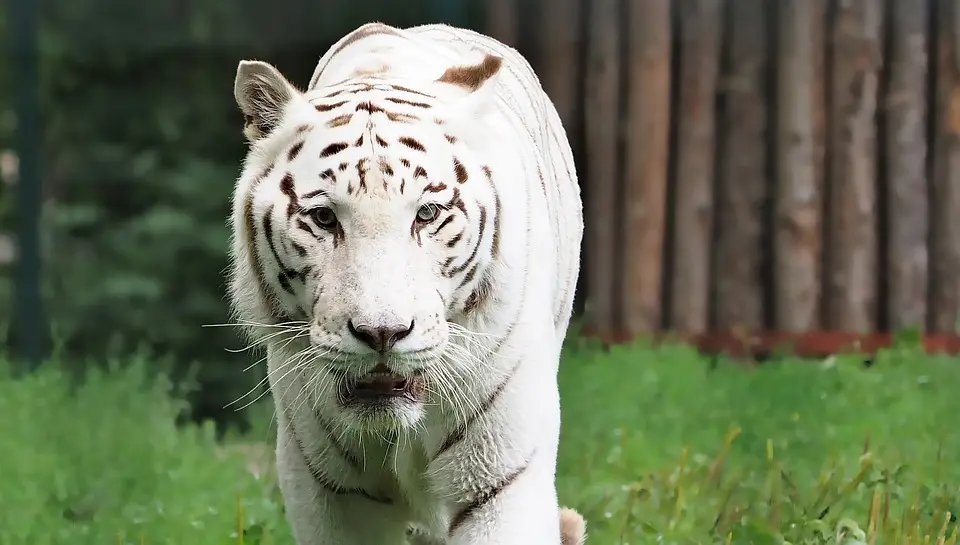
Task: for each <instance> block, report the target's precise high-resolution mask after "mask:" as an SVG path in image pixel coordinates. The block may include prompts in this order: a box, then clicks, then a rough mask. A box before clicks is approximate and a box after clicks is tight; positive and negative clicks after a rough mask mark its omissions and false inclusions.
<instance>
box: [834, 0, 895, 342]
mask: <svg viewBox="0 0 960 545" xmlns="http://www.w3.org/2000/svg"><path fill="white" fill-rule="evenodd" d="M883 2H884V0H848V1H843V2H837V3H836V4H835V6H836V12H835V17H834V19H833V20H832V21H831V29H830V39H831V42H832V43H831V47H830V50H831V59H830V70H831V78H830V79H831V85H830V89H829V90H828V92H829V95H830V100H829V102H830V115H829V117H830V126H829V136H828V139H829V140H828V142H829V148H830V155H829V162H828V164H827V180H826V183H827V195H826V197H827V210H828V217H827V225H828V235H827V240H826V241H825V245H826V248H825V250H826V260H825V261H826V263H825V270H824V278H823V279H824V291H825V294H824V303H825V305H824V306H825V307H826V311H825V316H824V318H825V324H824V325H826V326H827V327H830V328H836V329H841V330H844V331H855V332H866V331H871V330H873V329H874V328H875V327H876V326H877V299H878V293H877V289H878V286H877V279H878V274H877V266H878V260H877V244H878V241H877V229H878V225H879V224H878V220H879V217H878V215H877V214H878V207H877V169H876V161H877V146H878V144H877V125H876V120H875V116H876V113H877V93H878V88H879V87H878V85H879V77H880V70H881V65H882V54H883V51H882V42H881V33H882V26H883Z"/></svg>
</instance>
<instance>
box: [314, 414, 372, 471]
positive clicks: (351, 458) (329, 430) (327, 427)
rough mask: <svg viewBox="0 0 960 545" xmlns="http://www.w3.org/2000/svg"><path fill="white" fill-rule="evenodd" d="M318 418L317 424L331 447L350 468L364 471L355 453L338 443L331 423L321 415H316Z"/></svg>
mask: <svg viewBox="0 0 960 545" xmlns="http://www.w3.org/2000/svg"><path fill="white" fill-rule="evenodd" d="M316 417H317V424H319V426H320V429H321V430H323V434H324V435H325V436H326V438H327V442H328V443H329V444H330V447H331V448H332V449H334V450H335V451H337V456H339V457H340V458H342V459H343V460H344V461H345V462H347V463H348V464H350V467H352V468H353V469H355V470H357V471H360V470H361V469H362V464H361V463H360V459H358V458H357V457H356V456H355V455H354V454H353V453H351V452H350V451H349V450H347V447H345V446H343V444H341V443H340V442H339V441H337V439H336V437H335V436H334V430H333V426H332V425H331V424H330V423H329V422H327V420H326V419H325V418H323V417H322V416H320V415H319V414H318V415H316Z"/></svg>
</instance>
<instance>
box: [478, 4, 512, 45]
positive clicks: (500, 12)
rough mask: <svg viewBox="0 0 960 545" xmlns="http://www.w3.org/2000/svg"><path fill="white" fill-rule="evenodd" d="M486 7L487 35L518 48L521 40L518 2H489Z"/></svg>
mask: <svg viewBox="0 0 960 545" xmlns="http://www.w3.org/2000/svg"><path fill="white" fill-rule="evenodd" d="M486 7H487V30H486V33H487V34H489V35H490V36H493V37H494V38H496V39H498V40H500V41H501V42H503V43H505V44H507V45H509V46H511V47H517V44H518V43H519V40H520V6H519V2H518V0H487V1H486Z"/></svg>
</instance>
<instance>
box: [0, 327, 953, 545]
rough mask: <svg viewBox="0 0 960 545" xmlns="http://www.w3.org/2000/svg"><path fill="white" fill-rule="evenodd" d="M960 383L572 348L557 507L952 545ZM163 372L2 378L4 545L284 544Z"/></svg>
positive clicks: (647, 533) (691, 539)
mask: <svg viewBox="0 0 960 545" xmlns="http://www.w3.org/2000/svg"><path fill="white" fill-rule="evenodd" d="M958 364H960V362H958V361H956V360H955V359H952V358H946V357H930V356H925V355H922V354H920V353H918V352H916V351H914V350H912V349H909V348H897V349H894V350H889V351H887V352H885V353H882V354H881V355H880V356H879V357H878V358H877V359H876V361H875V363H874V365H873V367H872V368H870V369H864V368H863V367H862V366H861V365H859V364H858V362H856V361H854V360H853V359H850V360H849V361H847V360H846V359H845V358H837V359H831V360H827V361H823V362H800V361H794V360H791V359H789V358H787V359H783V360H778V361H777V362H776V363H773V364H768V365H765V366H763V367H762V368H760V369H758V370H748V369H746V368H744V367H738V366H736V365H734V364H731V363H728V362H720V364H719V365H716V366H712V365H708V362H707V361H705V359H704V358H702V357H700V356H699V355H698V354H696V353H694V352H693V351H691V350H689V349H686V348H682V347H661V348H644V347H642V346H638V347H622V348H615V349H613V350H611V351H610V352H604V351H601V350H599V349H597V348H596V347H593V346H589V345H588V344H586V343H581V342H578V341H574V342H572V343H570V346H569V347H568V348H567V351H566V356H565V360H564V362H563V365H562V367H561V373H560V385H561V392H562V400H563V412H564V420H563V432H562V439H561V452H560V460H559V465H558V489H559V493H560V498H561V501H562V503H563V504H565V505H570V506H573V507H575V508H577V509H578V510H579V511H581V512H582V513H583V514H584V515H585V517H586V518H587V521H588V529H589V534H590V536H589V539H588V543H591V544H597V545H602V544H624V545H625V544H627V543H655V542H656V543H663V544H687V543H700V544H721V543H737V544H740V543H743V544H757V545H762V544H767V543H770V544H787V543H790V544H795V545H801V544H803V545H827V544H831V545H832V544H837V545H859V544H861V543H871V544H894V543H898V544H903V545H915V544H916V545H919V544H921V543H956V541H955V540H956V538H955V536H956V531H957V528H956V519H955V516H954V515H952V514H951V513H956V512H958V511H960V434H957V433H956V425H955V420H956V415H957V414H960V398H958V396H956V394H955V392H956V391H958V388H960V373H957V367H956V366H957V365H958ZM154 367H156V364H155V363H150V362H147V361H145V360H134V361H131V362H124V363H123V365H119V364H117V363H112V364H110V365H107V366H105V367H104V369H103V370H92V371H89V372H88V373H87V374H86V378H85V380H84V381H82V382H80V383H77V382H76V381H75V380H73V379H72V378H71V377H70V376H68V375H67V374H65V373H64V371H63V370H62V369H63V367H62V366H59V365H56V364H53V363H51V364H48V365H47V366H45V367H44V368H42V369H41V370H40V371H38V372H37V373H35V374H31V375H29V376H26V377H23V378H17V379H14V378H12V377H11V376H10V374H9V371H8V366H6V364H2V365H0V411H2V412H3V414H5V415H6V418H5V419H4V424H3V425H2V427H0V432H2V434H3V437H4V441H3V442H2V443H0V467H2V468H3V469H4V471H3V472H0V490H3V494H0V543H30V544H31V545H32V544H39V545H46V544H54V543H57V544H59V543H70V544H71V545H86V544H89V545H102V544H107V543H122V544H131V545H132V544H139V543H144V544H174V543H176V544H178V545H194V544H196V545H200V544H203V545H207V544H223V545H228V544H239V543H244V544H246V545H266V544H276V545H291V544H292V540H291V538H290V534H289V530H288V528H287V526H286V523H285V521H284V519H283V509H282V503H281V499H280V497H279V495H278V492H277V489H276V485H275V481H274V480H273V478H272V477H271V476H269V475H268V476H267V477H261V478H259V479H258V478H255V477H254V476H253V475H251V474H250V473H249V471H248V469H249V463H250V461H251V456H250V455H249V454H245V453H244V451H238V450H234V449H233V448H230V449H227V448H226V447H225V446H224V444H223V443H221V442H218V441H217V440H216V439H215V437H214V434H213V431H212V429H211V428H210V427H209V426H196V425H186V426H183V427H177V426H176V425H175V421H176V419H177V417H178V415H180V414H181V412H182V411H183V409H184V407H185V406H184V404H183V402H182V401H181V400H182V396H181V394H182V391H183V389H182V388H181V389H173V388H172V387H171V385H170V383H169V382H167V381H165V380H162V379H157V378H153V377H154V374H155V373H154V372H153V369H152V368H154ZM250 411H252V416H253V420H254V421H256V422H258V423H259V425H258V426H257V427H256V430H255V431H254V432H251V433H252V434H249V435H246V436H241V435H231V437H230V438H229V439H228V441H229V442H230V443H231V444H233V443H237V442H245V443H253V444H261V445H262V444H265V443H269V442H270V440H269V439H268V437H269V435H268V434H269V432H270V431H271V430H269V429H268V427H269V417H270V415H271V414H272V409H271V407H270V405H269V403H262V404H258V405H256V406H255V408H252V409H250ZM269 449H270V447H269V446H267V450H268V451H269ZM254 452H259V451H254ZM258 456H259V455H258ZM266 465H268V464H266ZM240 533H242V536H243V540H242V541H241V538H240V535H239V534H240ZM924 536H927V538H926V540H925V538H924ZM944 536H945V537H944ZM938 538H939V539H938Z"/></svg>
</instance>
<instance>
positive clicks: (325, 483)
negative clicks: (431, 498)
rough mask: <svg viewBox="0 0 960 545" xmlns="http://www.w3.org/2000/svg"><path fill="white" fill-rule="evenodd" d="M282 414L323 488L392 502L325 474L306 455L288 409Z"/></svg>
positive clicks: (303, 457)
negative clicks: (347, 485)
mask: <svg viewBox="0 0 960 545" xmlns="http://www.w3.org/2000/svg"><path fill="white" fill-rule="evenodd" d="M284 414H285V416H286V420H287V430H288V431H289V432H290V436H291V437H292V438H293V441H294V442H295V443H296V445H297V452H299V453H300V457H301V458H302V459H303V463H304V464H305V465H306V466H307V469H308V470H310V475H311V476H312V477H313V480H314V481H315V482H316V483H317V484H318V485H319V486H320V487H322V488H323V489H324V490H326V491H327V492H330V493H331V494H337V495H347V494H353V495H358V496H362V497H364V498H366V499H368V500H370V501H372V502H376V503H382V504H385V505H390V504H392V503H393V500H391V499H390V498H381V497H377V496H374V495H372V494H370V493H369V492H367V491H366V490H363V489H362V488H348V487H345V486H342V485H339V484H337V483H335V482H333V481H332V480H330V478H329V477H328V476H327V475H326V473H325V472H324V471H323V469H321V468H320V467H319V466H318V465H317V461H316V459H314V458H313V457H312V456H309V455H307V449H306V447H305V446H304V444H303V441H302V440H301V439H300V436H299V435H298V434H297V429H296V427H295V426H294V425H293V418H291V414H290V410H289V409H284Z"/></svg>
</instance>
